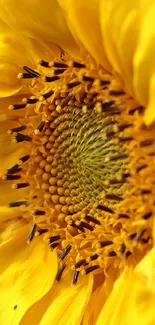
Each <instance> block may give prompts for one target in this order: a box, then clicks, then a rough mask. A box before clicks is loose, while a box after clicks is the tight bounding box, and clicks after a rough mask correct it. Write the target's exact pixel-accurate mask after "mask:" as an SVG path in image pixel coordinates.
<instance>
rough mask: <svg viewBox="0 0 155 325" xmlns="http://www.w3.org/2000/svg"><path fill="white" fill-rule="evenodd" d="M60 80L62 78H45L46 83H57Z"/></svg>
mask: <svg viewBox="0 0 155 325" xmlns="http://www.w3.org/2000/svg"><path fill="white" fill-rule="evenodd" d="M58 79H60V77H58V76H52V77H48V76H46V77H45V81H46V82H53V81H56V80H58Z"/></svg>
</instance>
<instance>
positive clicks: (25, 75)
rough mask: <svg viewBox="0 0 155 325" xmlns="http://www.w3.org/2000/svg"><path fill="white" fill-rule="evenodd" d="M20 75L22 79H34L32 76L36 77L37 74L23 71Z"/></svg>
mask: <svg viewBox="0 0 155 325" xmlns="http://www.w3.org/2000/svg"><path fill="white" fill-rule="evenodd" d="M19 76H20V78H22V79H32V78H35V77H36V76H33V75H32V74H30V73H26V72H24V73H21V74H20V75H19Z"/></svg>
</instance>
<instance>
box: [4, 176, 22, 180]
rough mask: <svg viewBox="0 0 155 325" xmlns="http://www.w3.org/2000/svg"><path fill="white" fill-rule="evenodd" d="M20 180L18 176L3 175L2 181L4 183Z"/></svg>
mask: <svg viewBox="0 0 155 325" xmlns="http://www.w3.org/2000/svg"><path fill="white" fill-rule="evenodd" d="M20 178H21V176H20V175H5V176H4V179H5V180H6V181H15V180H17V179H20Z"/></svg>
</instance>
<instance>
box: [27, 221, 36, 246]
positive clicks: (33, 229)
mask: <svg viewBox="0 0 155 325" xmlns="http://www.w3.org/2000/svg"><path fill="white" fill-rule="evenodd" d="M36 227H37V225H36V223H34V224H33V225H32V227H31V229H30V232H29V235H28V238H27V243H28V244H29V243H30V242H31V240H32V239H33V237H34V234H35V230H36Z"/></svg>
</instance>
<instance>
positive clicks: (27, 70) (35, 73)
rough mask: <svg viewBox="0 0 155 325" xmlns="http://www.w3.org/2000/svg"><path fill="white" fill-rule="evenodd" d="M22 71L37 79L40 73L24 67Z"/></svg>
mask: <svg viewBox="0 0 155 325" xmlns="http://www.w3.org/2000/svg"><path fill="white" fill-rule="evenodd" d="M23 69H24V70H25V71H26V72H27V73H28V74H30V75H31V76H32V77H36V78H37V77H39V76H40V73H39V72H37V71H35V70H33V69H31V68H29V67H27V66H26V65H24V66H23Z"/></svg>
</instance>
